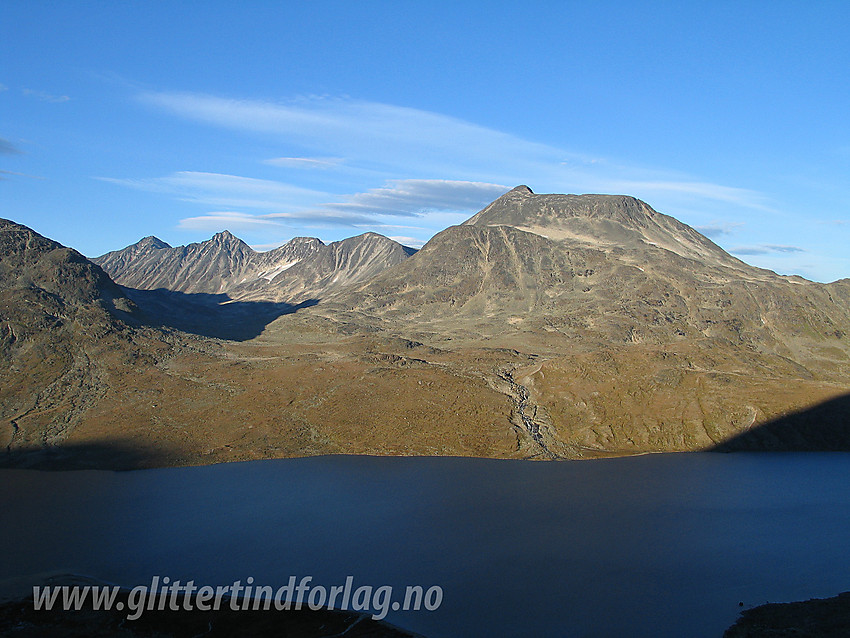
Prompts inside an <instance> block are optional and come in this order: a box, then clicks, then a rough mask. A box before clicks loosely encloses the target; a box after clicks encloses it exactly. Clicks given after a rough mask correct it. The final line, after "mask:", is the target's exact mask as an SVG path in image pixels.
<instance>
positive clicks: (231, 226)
mask: <svg viewBox="0 0 850 638" xmlns="http://www.w3.org/2000/svg"><path fill="white" fill-rule="evenodd" d="M258 226H280V224H278V223H277V222H275V221H273V220H270V219H263V218H261V217H257V216H256V215H248V214H246V213H237V212H220V213H207V214H206V215H200V216H198V217H186V218H185V219H181V220H180V223H179V224H178V225H177V227H178V228H180V229H182V230H211V231H219V230H223V229H227V230H255V229H256V228H257V227H258Z"/></svg>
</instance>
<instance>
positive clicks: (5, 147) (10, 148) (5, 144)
mask: <svg viewBox="0 0 850 638" xmlns="http://www.w3.org/2000/svg"><path fill="white" fill-rule="evenodd" d="M21 153H23V151H22V150H21V149H19V148H18V147H17V146H15V145H14V144H12V142H10V141H9V140H7V139H5V138H3V137H0V154H3V155H20V154H21Z"/></svg>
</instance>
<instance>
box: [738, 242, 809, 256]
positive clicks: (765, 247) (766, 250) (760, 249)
mask: <svg viewBox="0 0 850 638" xmlns="http://www.w3.org/2000/svg"><path fill="white" fill-rule="evenodd" d="M729 252H730V253H733V254H735V255H769V254H774V253H786V254H787V253H804V252H806V251H805V249H803V248H800V247H798V246H781V245H777V244H759V245H757V246H738V247H737V248H730V249H729Z"/></svg>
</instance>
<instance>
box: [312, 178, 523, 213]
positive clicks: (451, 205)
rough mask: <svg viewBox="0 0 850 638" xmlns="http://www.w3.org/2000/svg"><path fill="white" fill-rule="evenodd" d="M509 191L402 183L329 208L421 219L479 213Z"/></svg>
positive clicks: (478, 185)
mask: <svg viewBox="0 0 850 638" xmlns="http://www.w3.org/2000/svg"><path fill="white" fill-rule="evenodd" d="M507 190H510V189H509V187H507V186H503V185H501V184H489V183H485V182H466V181H454V180H446V179H399V180H391V181H390V182H389V183H388V184H387V185H386V186H384V187H382V188H373V189H371V190H369V191H366V192H365V193H356V194H354V195H350V196H348V197H346V198H345V201H343V202H337V203H330V204H326V206H327V207H328V208H330V209H332V210H356V211H358V212H360V213H370V214H377V215H404V216H420V215H422V214H423V213H427V212H433V211H458V210H460V211H477V210H478V209H479V208H482V207H483V206H485V205H487V204H488V203H490V202H491V201H492V200H494V199H496V198H497V197H499V196H500V195H502V194H504V193H505V191H507Z"/></svg>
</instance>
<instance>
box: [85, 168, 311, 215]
mask: <svg viewBox="0 0 850 638" xmlns="http://www.w3.org/2000/svg"><path fill="white" fill-rule="evenodd" d="M98 179H100V180H102V181H106V182H110V183H113V184H120V185H122V186H129V187H130V188H136V189H140V190H145V191H151V192H158V193H165V194H169V195H172V196H175V197H177V198H178V199H180V200H182V201H189V202H197V203H200V204H205V205H212V206H220V207H225V208H251V209H260V210H263V211H267V212H270V211H276V212H281V213H286V212H295V211H298V210H300V209H301V208H304V207H306V206H309V205H311V204H312V202H315V201H316V200H317V199H322V198H325V197H327V193H323V192H320V191H315V190H311V189H308V188H302V187H300V186H294V185H292V184H286V183H284V182H278V181H274V180H267V179H257V178H255V177H242V176H240V175H227V174H223V173H205V172H199V171H179V172H176V173H172V174H171V175H167V176H165V177H152V178H141V179H139V178H113V177H99V178H98Z"/></svg>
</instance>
